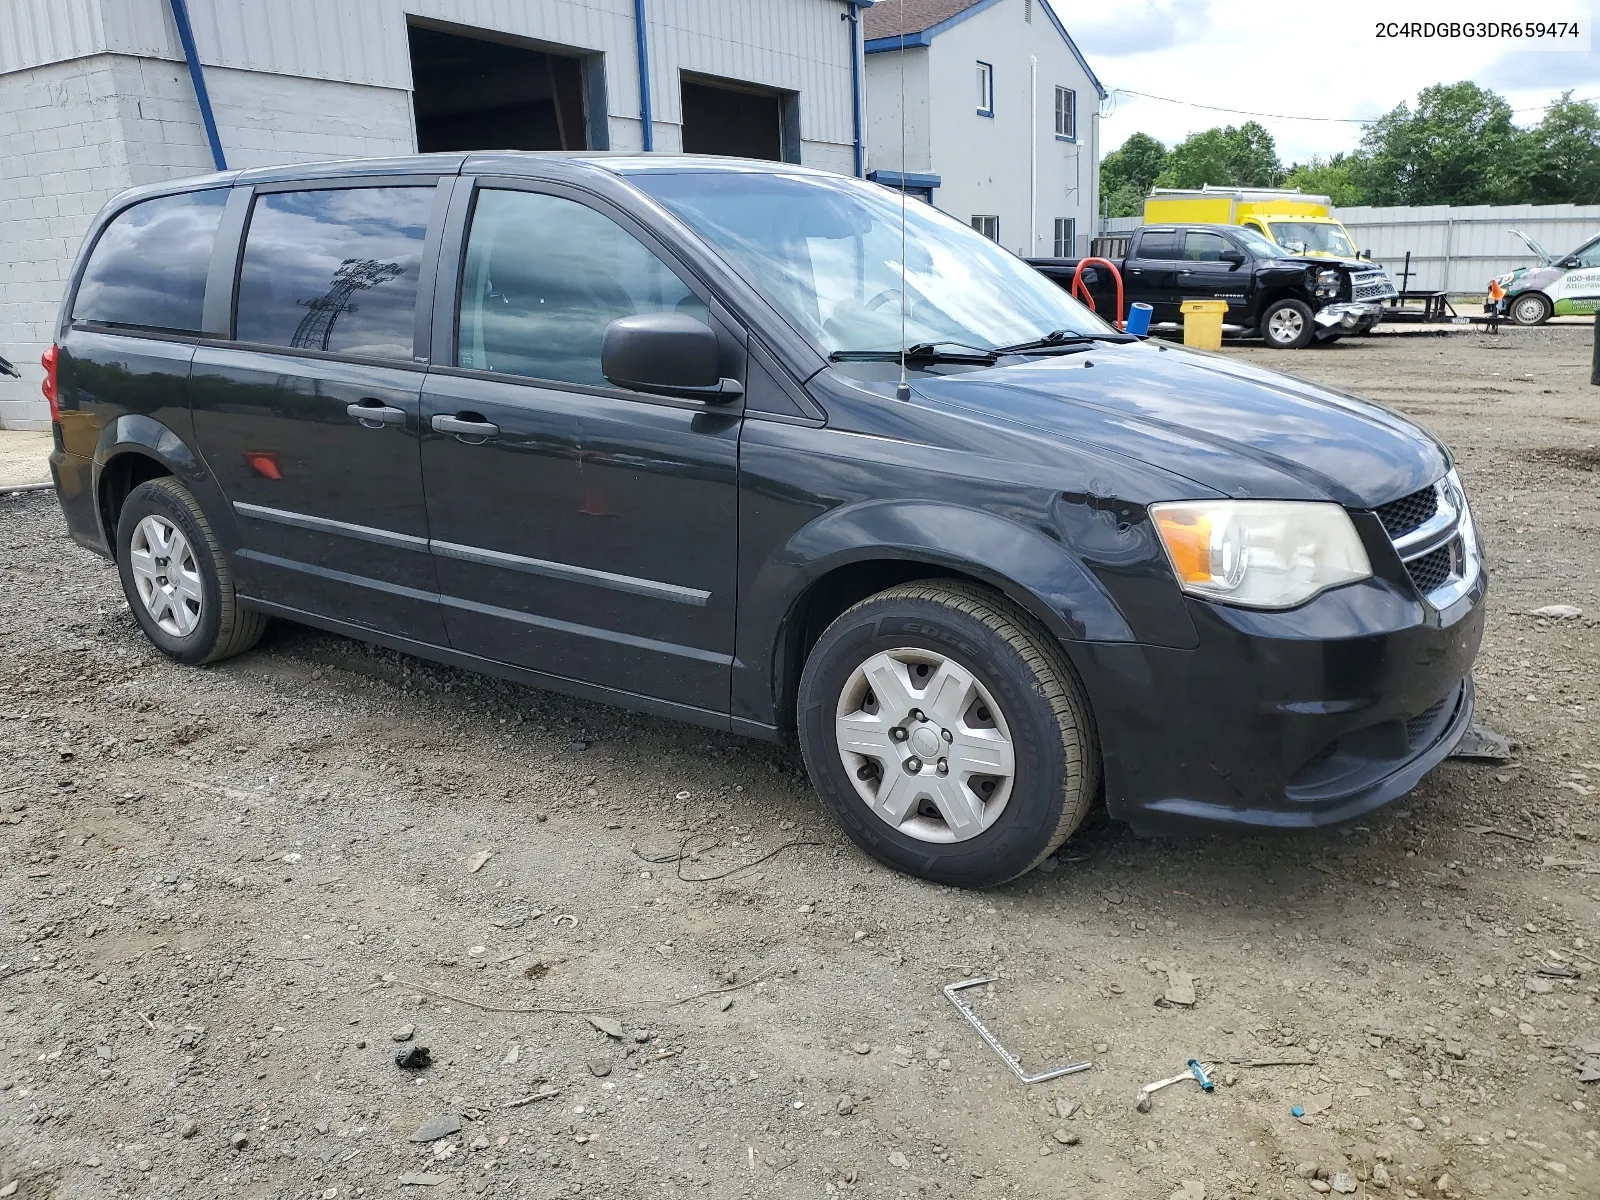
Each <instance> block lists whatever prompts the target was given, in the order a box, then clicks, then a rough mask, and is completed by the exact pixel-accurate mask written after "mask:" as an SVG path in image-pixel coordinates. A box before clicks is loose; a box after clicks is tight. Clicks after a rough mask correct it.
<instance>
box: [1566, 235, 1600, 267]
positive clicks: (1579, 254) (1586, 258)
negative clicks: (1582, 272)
mask: <svg viewBox="0 0 1600 1200" xmlns="http://www.w3.org/2000/svg"><path fill="white" fill-rule="evenodd" d="M1572 257H1573V258H1574V259H1576V260H1577V265H1578V268H1579V269H1583V268H1588V267H1600V238H1596V239H1595V240H1594V241H1592V242H1590V243H1589V244H1588V245H1587V246H1584V247H1583V248H1582V249H1580V250H1575V251H1573V254H1572Z"/></svg>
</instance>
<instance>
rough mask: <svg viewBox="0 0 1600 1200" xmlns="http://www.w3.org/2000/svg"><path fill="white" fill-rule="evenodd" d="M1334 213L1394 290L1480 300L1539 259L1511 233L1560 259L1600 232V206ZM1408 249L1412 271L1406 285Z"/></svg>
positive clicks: (1115, 227) (1114, 229)
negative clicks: (1499, 278) (1498, 279)
mask: <svg viewBox="0 0 1600 1200" xmlns="http://www.w3.org/2000/svg"><path fill="white" fill-rule="evenodd" d="M1333 215H1334V216H1336V217H1338V218H1339V220H1341V221H1343V222H1344V226H1345V228H1346V229H1348V230H1349V231H1350V236H1351V237H1352V238H1354V239H1355V242H1356V245H1357V246H1358V247H1360V248H1361V249H1362V250H1370V251H1372V257H1373V259H1374V260H1375V261H1377V262H1380V263H1382V264H1383V265H1384V266H1386V267H1388V268H1389V273H1390V274H1391V275H1392V276H1393V277H1394V282H1395V286H1396V287H1400V286H1402V285H1403V286H1405V287H1407V288H1409V289H1411V290H1413V291H1435V292H1438V291H1443V292H1452V293H1456V294H1466V295H1481V294H1482V293H1484V292H1486V291H1487V290H1488V288H1489V280H1491V279H1493V278H1494V277H1495V276H1496V275H1503V274H1505V273H1506V272H1507V271H1510V270H1512V269H1513V268H1515V267H1528V266H1533V265H1534V264H1535V263H1536V262H1537V261H1538V260H1537V259H1535V258H1534V256H1533V253H1532V252H1531V251H1530V250H1529V249H1528V247H1527V246H1526V245H1525V244H1523V242H1522V240H1521V239H1520V238H1517V237H1514V236H1513V235H1512V233H1511V230H1513V229H1520V230H1522V232H1524V233H1526V234H1527V235H1528V236H1529V237H1531V238H1533V239H1534V240H1535V241H1536V242H1538V243H1539V244H1540V245H1542V246H1543V247H1544V248H1545V249H1546V250H1548V251H1549V252H1550V253H1551V254H1553V255H1556V256H1557V257H1559V256H1560V255H1563V254H1565V253H1567V252H1568V251H1569V250H1575V249H1577V248H1578V247H1579V246H1580V245H1582V244H1583V243H1584V242H1586V241H1588V240H1589V239H1590V238H1592V237H1593V236H1594V235H1595V234H1597V233H1600V204H1477V205H1471V206H1465V207H1460V208H1456V207H1452V206H1451V205H1448V204H1432V205H1416V206H1411V207H1406V208H1376V207H1370V206H1363V207H1360V208H1336V209H1334V210H1333ZM1138 224H1139V218H1138V217H1112V218H1110V219H1109V220H1105V221H1101V222H1100V223H1099V227H1100V229H1101V231H1103V232H1105V233H1126V232H1128V231H1129V230H1131V229H1134V228H1136V227H1137V226H1138ZM1407 251H1410V253H1411V274H1410V277H1409V278H1408V279H1406V280H1402V278H1401V273H1402V272H1403V271H1404V270H1405V267H1406V252H1407Z"/></svg>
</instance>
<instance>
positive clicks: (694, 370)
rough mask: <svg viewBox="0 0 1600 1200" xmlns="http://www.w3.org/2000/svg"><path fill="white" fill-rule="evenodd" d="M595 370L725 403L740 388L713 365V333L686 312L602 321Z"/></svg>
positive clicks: (645, 388) (624, 381) (633, 385)
mask: <svg viewBox="0 0 1600 1200" xmlns="http://www.w3.org/2000/svg"><path fill="white" fill-rule="evenodd" d="M600 373H601V374H602V375H604V376H605V377H606V378H607V379H608V380H610V381H611V382H612V383H614V384H616V385H617V386H618V387H621V388H627V389H629V390H630V391H635V392H649V393H651V394H653V395H657V396H678V397H682V398H683V399H686V400H704V401H706V402H707V403H708V404H726V403H728V402H729V401H730V400H734V399H737V398H738V397H739V396H741V395H743V394H744V388H743V387H741V386H740V384H739V381H738V380H737V379H724V378H722V376H721V374H720V373H719V372H718V370H717V335H716V334H715V333H713V332H712V331H711V330H710V329H709V328H708V327H707V326H706V325H704V324H702V323H701V322H699V321H697V320H695V319H694V318H693V317H691V316H689V315H687V314H686V313H679V312H653V313H637V314H635V315H634V316H631V317H618V318H617V319H616V320H615V321H613V322H611V324H609V325H607V326H606V336H605V340H604V341H603V342H602V343H601V345H600Z"/></svg>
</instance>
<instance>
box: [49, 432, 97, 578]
mask: <svg viewBox="0 0 1600 1200" xmlns="http://www.w3.org/2000/svg"><path fill="white" fill-rule="evenodd" d="M50 477H51V478H52V479H54V480H55V484H56V499H57V500H59V501H60V502H61V513H62V515H63V516H64V517H66V519H67V533H68V534H69V535H70V536H71V538H72V540H73V541H75V542H77V543H78V545H80V546H82V547H83V548H84V549H86V550H93V551H94V552H95V553H96V554H99V555H102V556H104V557H106V558H110V557H111V548H110V547H109V546H108V545H106V540H105V537H104V535H103V534H102V533H101V531H100V514H99V513H98V512H97V511H96V510H95V491H94V462H93V460H91V459H87V458H84V457H82V456H81V455H77V454H69V453H68V452H67V451H65V450H54V451H51V454H50Z"/></svg>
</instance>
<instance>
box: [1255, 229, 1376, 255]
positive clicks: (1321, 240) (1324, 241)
mask: <svg viewBox="0 0 1600 1200" xmlns="http://www.w3.org/2000/svg"><path fill="white" fill-rule="evenodd" d="M1271 225H1272V240H1273V241H1275V242H1277V243H1278V245H1280V246H1283V247H1284V248H1285V249H1288V250H1292V251H1294V253H1296V254H1337V255H1340V256H1341V257H1344V258H1354V257H1355V256H1356V248H1355V247H1354V246H1352V245H1351V244H1350V239H1349V238H1347V237H1346V236H1345V233H1344V230H1343V229H1341V228H1340V227H1339V226H1338V225H1324V224H1323V223H1322V222H1321V221H1273V222H1271Z"/></svg>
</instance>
